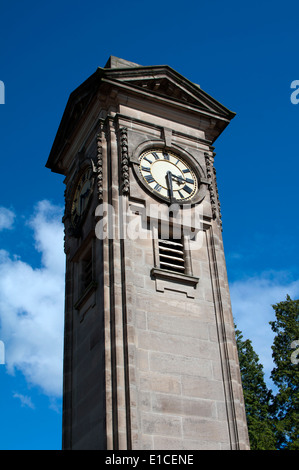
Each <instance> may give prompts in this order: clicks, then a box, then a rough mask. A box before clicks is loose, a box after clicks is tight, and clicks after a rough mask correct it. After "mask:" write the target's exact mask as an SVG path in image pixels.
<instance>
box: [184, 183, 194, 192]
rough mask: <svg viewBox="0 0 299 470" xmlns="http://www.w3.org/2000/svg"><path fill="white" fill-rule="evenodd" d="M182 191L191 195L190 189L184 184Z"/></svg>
mask: <svg viewBox="0 0 299 470" xmlns="http://www.w3.org/2000/svg"><path fill="white" fill-rule="evenodd" d="M183 189H184V190H185V191H186V192H187V193H188V194H191V193H192V189H191V188H189V186H187V185H186V184H185V186H184V187H183Z"/></svg>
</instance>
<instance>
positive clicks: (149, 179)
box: [144, 175, 155, 183]
mask: <svg viewBox="0 0 299 470" xmlns="http://www.w3.org/2000/svg"><path fill="white" fill-rule="evenodd" d="M144 178H145V179H146V181H147V182H148V183H152V182H153V181H155V178H153V177H152V175H146V176H145V177H144Z"/></svg>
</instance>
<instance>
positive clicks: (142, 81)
mask: <svg viewBox="0 0 299 470" xmlns="http://www.w3.org/2000/svg"><path fill="white" fill-rule="evenodd" d="M128 64H130V65H128V66H127V67H126V66H125V64H122V66H121V67H119V68H110V69H104V74H105V77H107V78H108V79H111V80H113V81H115V82H119V83H123V84H126V85H127V86H132V87H134V88H135V89H136V90H137V89H139V90H140V91H141V90H142V91H143V92H148V93H150V94H151V95H152V96H153V97H155V96H156V97H157V98H158V97H161V98H166V99H168V100H170V101H173V102H177V103H181V104H185V105H189V106H192V107H195V108H197V109H198V110H202V111H203V112H206V113H208V114H212V115H218V116H219V117H222V118H225V119H228V120H231V119H232V118H233V117H234V116H235V113H234V112H232V111H230V110H229V109H227V108H226V107H225V106H223V105H222V104H221V103H219V102H218V101H217V100H215V99H214V98H212V97H211V96H210V95H209V94H208V93H206V92H204V91H203V90H202V89H201V88H200V86H199V85H197V84H195V83H192V82H191V81H189V80H188V79H186V78H185V77H183V76H182V75H180V74H179V73H178V72H176V71H175V70H173V69H172V68H171V67H169V66H167V65H165V66H150V67H143V66H138V65H136V64H132V63H128Z"/></svg>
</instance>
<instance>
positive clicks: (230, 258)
mask: <svg viewBox="0 0 299 470" xmlns="http://www.w3.org/2000/svg"><path fill="white" fill-rule="evenodd" d="M298 14H299V4H298V2H296V1H285V2H278V1H273V2H261V1H256V0H252V1H250V2H239V1H234V0H228V1H226V2H223V1H219V0H214V1H213V2H211V1H201V0H199V1H189V2H188V1H187V2H178V1H176V0H172V1H169V0H166V1H163V0H162V1H161V0H160V1H159V2H158V1H156V0H153V1H152V2H150V3H148V2H137V1H128V2H121V1H118V0H115V1H114V2H98V1H95V0H85V1H81V0H72V1H70V0H62V1H59V2H58V1H57V0H53V1H52V2H40V1H33V0H27V1H26V2H24V1H21V0H19V1H14V0H11V1H10V2H8V1H3V0H0V21H1V29H0V59H1V60H0V80H1V81H2V82H3V83H4V85H5V104H4V105H2V104H1V105H0V175H1V186H0V340H1V341H3V342H4V344H5V364H0V416H1V421H0V449H60V448H61V371H62V331H63V289H62V288H61V285H62V284H63V270H64V259H63V249H62V245H63V233H62V227H61V223H60V221H61V214H62V206H63V191H64V185H63V183H62V181H63V177H62V176H60V175H55V174H53V173H51V172H50V171H49V170H48V169H46V168H45V163H46V160H47V158H48V155H49V152H50V149H51V145H52V142H53V139H54V137H55V134H56V131H57V128H58V126H59V123H60V119H61V117H62V113H63V111H64V108H65V105H66V102H67V99H68V96H69V94H70V93H71V92H72V91H73V90H74V89H75V88H76V87H77V86H78V85H80V83H82V82H83V81H84V80H85V79H86V78H88V77H89V76H90V75H91V74H92V73H93V72H94V71H95V70H96V68H97V67H98V66H100V67H103V66H104V65H105V64H106V62H107V60H108V58H109V56H110V55H115V56H118V57H122V58H124V59H126V60H130V61H132V62H136V63H138V64H141V65H161V64H167V65H169V66H171V67H172V68H174V69H175V70H177V71H178V72H179V73H181V74H182V75H184V76H185V77H186V78H188V79H189V80H191V81H194V82H196V83H198V84H200V86H201V87H202V88H203V90H205V91H206V92H207V93H209V94H211V95H212V96H213V97H214V98H215V99H217V100H218V101H220V102H221V103H222V104H223V105H225V106H227V107H228V108H229V109H231V110H233V111H235V112H236V113H237V116H236V117H235V118H234V120H233V121H232V122H231V124H230V125H229V126H228V128H227V129H226V130H225V131H224V133H223V135H222V136H220V138H219V139H218V141H216V143H215V147H216V154H217V155H216V159H215V166H216V169H217V177H218V188H219V193H220V199H221V208H222V217H223V229H224V231H223V237H224V245H225V252H226V260H227V269H228V276H229V282H230V287H231V296H232V304H233V313H234V317H235V320H236V322H237V324H238V326H239V328H240V329H241V330H242V332H243V335H244V337H246V338H249V339H252V341H253V346H254V348H255V350H256V352H257V353H258V354H259V356H260V359H261V362H262V363H263V364H264V368H265V373H266V376H267V378H268V377H269V373H270V371H271V367H272V364H271V345H272V332H271V329H270V327H269V321H270V320H271V319H273V311H272V308H271V304H273V303H276V302H277V301H280V300H283V299H284V298H285V296H286V294H287V293H288V294H290V295H291V297H294V298H298V297H299V268H298V230H299V221H298V170H299V163H298V156H299V155H298V147H299V145H298V142H299V133H298V124H299V104H298V105H296V104H292V102H291V99H290V97H291V93H292V92H293V91H294V90H292V89H291V83H292V81H294V80H299V67H298V43H299V37H298V36H299V32H298ZM298 96H299V95H298ZM0 102H1V100H0Z"/></svg>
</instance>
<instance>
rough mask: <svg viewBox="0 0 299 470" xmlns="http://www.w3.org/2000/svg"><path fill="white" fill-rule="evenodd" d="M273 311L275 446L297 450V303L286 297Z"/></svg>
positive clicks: (298, 423) (274, 306) (298, 377)
mask: <svg viewBox="0 0 299 470" xmlns="http://www.w3.org/2000/svg"><path fill="white" fill-rule="evenodd" d="M273 309H274V311H275V315H276V320H275V321H272V322H270V325H271V327H272V330H273V331H274V333H275V334H276V336H275V338H274V342H273V346H272V351H273V353H272V357H273V360H274V364H275V367H274V369H273V370H272V373H271V379H272V380H273V383H274V384H275V385H276V387H277V389H278V391H277V393H276V395H275V397H274V403H273V417H274V422H275V428H276V439H277V444H276V446H277V448H278V449H287V450H299V300H292V299H291V298H290V297H289V296H287V297H286V300H285V301H283V302H279V303H277V304H276V305H273Z"/></svg>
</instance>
